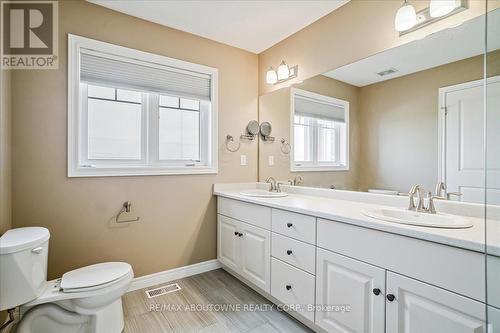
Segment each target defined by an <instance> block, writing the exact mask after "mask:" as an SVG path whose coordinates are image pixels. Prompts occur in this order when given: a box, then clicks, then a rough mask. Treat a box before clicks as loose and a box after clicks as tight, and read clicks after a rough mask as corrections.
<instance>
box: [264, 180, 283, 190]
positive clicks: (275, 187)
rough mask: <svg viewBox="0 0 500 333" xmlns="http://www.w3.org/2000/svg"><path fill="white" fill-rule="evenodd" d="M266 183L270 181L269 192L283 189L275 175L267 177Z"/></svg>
mask: <svg viewBox="0 0 500 333" xmlns="http://www.w3.org/2000/svg"><path fill="white" fill-rule="evenodd" d="M266 183H269V184H270V185H271V188H270V189H269V192H281V189H280V187H279V186H278V183H277V182H276V179H274V177H267V179H266Z"/></svg>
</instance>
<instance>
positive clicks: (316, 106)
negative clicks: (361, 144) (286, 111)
mask: <svg viewBox="0 0 500 333" xmlns="http://www.w3.org/2000/svg"><path fill="white" fill-rule="evenodd" d="M295 114H296V115H300V116H305V117H313V118H319V119H325V120H332V121H336V122H345V106H343V105H342V106H341V105H335V104H332V103H327V102H324V101H320V100H317V99H314V98H310V97H305V96H300V95H296V96H295Z"/></svg>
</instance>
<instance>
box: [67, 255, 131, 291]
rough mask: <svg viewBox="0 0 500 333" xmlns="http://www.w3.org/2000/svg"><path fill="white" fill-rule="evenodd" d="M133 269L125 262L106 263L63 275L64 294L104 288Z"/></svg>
mask: <svg viewBox="0 0 500 333" xmlns="http://www.w3.org/2000/svg"><path fill="white" fill-rule="evenodd" d="M131 271H132V267H131V266H130V265H129V264H127V263H124V262H104V263H99V264H95V265H90V266H85V267H81V268H78V269H75V270H72V271H69V272H66V273H64V274H63V276H62V278H61V283H60V289H61V291H62V292H63V293H78V292H85V291H91V290H96V289H101V288H104V287H106V286H108V285H110V284H113V283H115V282H116V281H117V280H119V279H121V278H122V277H124V276H126V275H127V274H129V273H130V272H131Z"/></svg>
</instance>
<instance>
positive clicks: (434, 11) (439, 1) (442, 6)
mask: <svg viewBox="0 0 500 333" xmlns="http://www.w3.org/2000/svg"><path fill="white" fill-rule="evenodd" d="M456 7H457V2H456V1H455V0H431V5H430V7H429V12H430V15H431V17H440V16H444V15H446V14H449V13H451V12H452V11H453V9H455V8H456Z"/></svg>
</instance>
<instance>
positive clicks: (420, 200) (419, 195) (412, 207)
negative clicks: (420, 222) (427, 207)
mask: <svg viewBox="0 0 500 333" xmlns="http://www.w3.org/2000/svg"><path fill="white" fill-rule="evenodd" d="M407 195H408V197H409V198H410V204H409V205H408V210H413V211H417V212H420V211H423V210H424V201H423V198H422V189H421V186H420V185H413V186H412V187H411V189H410V192H408V194H407ZM415 195H417V198H418V201H417V206H415Z"/></svg>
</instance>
